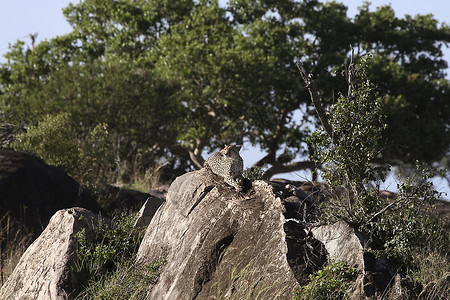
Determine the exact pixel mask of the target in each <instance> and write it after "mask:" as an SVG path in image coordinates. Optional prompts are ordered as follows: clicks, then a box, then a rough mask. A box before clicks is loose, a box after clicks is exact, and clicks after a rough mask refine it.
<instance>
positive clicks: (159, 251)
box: [137, 169, 325, 300]
mask: <svg viewBox="0 0 450 300" xmlns="http://www.w3.org/2000/svg"><path fill="white" fill-rule="evenodd" d="M285 192H287V191H285ZM285 213H286V207H285V205H284V201H283V200H282V199H281V198H280V197H278V196H277V195H276V194H275V193H274V188H273V187H272V186H271V185H270V184H269V183H267V182H264V181H255V182H253V184H252V187H251V188H249V189H247V192H246V193H238V192H236V191H235V190H233V189H232V188H230V187H229V186H228V185H226V184H225V183H224V182H223V180H221V179H220V178H219V177H217V176H215V175H213V174H212V173H211V172H209V171H208V170H205V169H202V170H199V171H194V172H191V173H188V174H185V175H183V176H180V177H178V178H177V179H176V180H175V181H174V182H173V183H172V185H171V186H170V189H169V191H168V194H167V200H166V202H165V203H164V204H163V205H162V206H161V207H160V208H159V210H158V211H157V212H156V214H155V216H154V217H153V219H152V220H151V222H150V225H149V226H148V228H147V231H146V234H145V237H144V239H143V241H142V243H141V246H140V248H139V251H138V258H137V261H138V263H141V264H147V263H154V262H157V261H165V264H164V266H163V270H162V273H161V276H160V278H159V282H158V283H157V284H156V285H155V286H154V287H153V289H152V290H151V293H150V295H149V297H148V299H152V300H159V299H177V300H183V299H194V298H195V299H196V300H201V299H270V300H273V299H291V298H292V290H293V289H294V288H296V287H299V281H302V280H305V277H307V275H308V273H311V272H312V271H314V269H317V268H319V267H320V266H321V265H322V264H323V263H324V261H325V255H324V252H321V251H320V249H321V247H320V245H319V247H317V248H316V247H312V248H313V249H312V250H311V249H310V247H309V246H308V245H307V243H308V241H309V242H312V243H314V241H313V240H312V239H311V238H310V237H308V235H307V234H306V232H305V230H304V227H303V226H302V225H301V224H300V223H298V222H297V221H296V220H295V219H287V218H286V217H285ZM316 242H317V241H316ZM319 244H320V243H319ZM314 248H315V249H314ZM317 249H319V250H317ZM313 252H314V253H313ZM307 257H309V258H310V259H307ZM305 274H306V275H305Z"/></svg>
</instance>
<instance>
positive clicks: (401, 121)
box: [0, 0, 450, 182]
mask: <svg viewBox="0 0 450 300" xmlns="http://www.w3.org/2000/svg"><path fill="white" fill-rule="evenodd" d="M64 14H65V16H66V18H67V21H68V22H69V23H70V25H71V26H72V28H73V31H72V32H70V33H69V34H66V35H63V36H58V37H55V38H53V39H51V40H48V41H44V42H41V43H39V44H38V45H36V46H35V47H34V48H33V49H29V48H27V47H26V45H25V43H24V42H22V41H19V42H17V43H16V44H15V45H13V46H12V47H11V49H10V51H9V52H8V53H7V54H6V55H5V56H6V58H7V62H6V63H4V64H2V65H1V66H0V115H1V118H2V122H8V123H12V124H14V125H16V126H18V127H23V128H33V126H36V125H37V124H38V122H40V121H45V120H43V118H46V117H45V116H48V115H50V116H56V115H59V114H61V113H66V114H67V115H69V116H70V119H69V124H68V126H70V128H71V129H70V130H71V131H73V132H74V133H75V135H76V138H77V139H78V140H80V141H84V140H86V139H89V136H90V133H91V132H92V131H93V130H94V128H95V127H96V126H97V125H98V124H104V125H105V126H107V128H108V132H109V139H110V140H109V145H110V148H109V156H110V157H113V158H114V160H115V164H114V165H113V168H112V170H111V171H110V174H109V180H110V181H111V182H112V181H117V180H119V181H121V180H123V178H125V177H127V176H128V177H130V174H131V173H132V172H133V167H134V166H136V165H137V164H139V165H140V166H143V167H144V168H148V167H151V166H153V165H159V164H163V163H169V164H171V165H172V166H173V167H174V168H181V169H184V170H185V169H187V168H192V167H199V166H200V165H201V164H202V162H203V155H204V154H205V153H206V152H211V151H212V150H214V149H216V148H218V147H221V146H222V145H223V144H224V143H231V142H237V143H242V142H243V141H244V142H247V141H248V142H250V143H252V144H253V145H254V146H257V147H259V148H261V149H262V150H263V151H265V152H266V153H267V155H266V156H265V157H264V158H263V159H261V161H259V162H257V163H256V165H258V166H260V167H262V166H265V167H266V168H267V169H268V170H267V173H266V174H267V176H271V175H273V174H276V173H280V172H286V171H292V170H296V169H302V168H312V167H313V166H314V165H313V164H311V163H310V162H309V161H308V155H309V150H310V149H308V147H307V144H306V138H307V137H308V136H309V134H310V131H311V128H313V127H314V126H315V125H316V122H315V121H314V118H315V117H314V114H313V113H312V110H311V106H310V102H309V97H308V94H307V92H306V90H305V89H304V87H303V85H302V84H301V82H300V81H299V78H298V74H297V73H296V68H295V59H294V58H295V57H296V56H299V57H300V59H301V60H302V62H303V63H304V64H305V66H306V67H307V68H308V69H309V70H310V72H311V73H312V74H315V76H316V82H317V86H318V87H320V93H321V95H322V96H323V99H324V102H325V104H326V105H329V104H331V103H332V102H333V101H334V93H337V92H339V91H345V90H346V88H347V86H346V80H345V76H341V74H342V72H343V71H344V70H345V68H344V62H345V59H346V57H347V56H348V53H349V52H348V45H349V44H352V45H354V47H355V49H356V56H357V57H359V56H364V55H365V54H366V53H368V52H370V53H372V55H373V59H372V60H371V61H370V63H369V65H368V74H370V79H371V80H372V81H373V82H374V83H375V84H376V85H377V86H378V87H379V94H380V96H384V95H388V96H387V97H384V98H383V99H384V100H383V102H382V103H381V102H380V103H379V105H380V109H382V110H383V111H384V112H385V113H386V115H387V118H386V120H385V122H386V123H387V124H388V125H389V126H388V127H387V130H386V131H385V132H384V137H383V138H384V140H385V141H387V142H388V143H387V146H386V147H385V148H383V149H382V150H383V151H382V153H381V155H380V157H379V158H382V159H385V160H389V161H391V162H395V163H398V162H399V161H403V162H407V163H410V162H413V161H415V160H416V159H420V160H424V161H426V162H428V163H432V162H440V161H441V160H442V159H443V158H445V157H448V149H449V144H450V133H449V128H448V119H449V117H450V115H449V104H448V101H447V96H446V94H448V92H449V89H450V85H449V82H448V80H446V79H444V70H445V69H446V67H447V63H446V62H445V61H444V60H443V55H442V51H441V50H442V47H443V45H444V44H445V43H447V42H449V41H450V37H449V35H448V30H449V28H448V26H447V25H446V24H439V23H438V21H437V20H435V19H434V18H433V17H432V16H431V15H418V16H415V17H411V16H406V17H405V18H397V17H396V16H395V14H394V11H393V10H392V9H391V8H390V7H389V6H383V7H379V8H377V9H376V10H375V11H370V9H369V4H367V3H366V4H364V5H363V6H362V7H361V8H360V10H359V13H358V14H357V15H356V17H355V18H353V19H352V18H349V17H348V16H347V8H346V7H345V6H344V5H342V4H339V3H337V2H327V3H321V2H319V1H315V0H307V1H306V0H305V1H293V0H283V1H267V0H252V1H248V0H231V1H229V2H228V3H227V5H226V6H225V7H222V6H219V4H218V1H217V0H201V1H193V0H176V1H169V0H164V1H160V0H159V1H154V0H151V1H147V0H145V1H144V0H136V1H126V0H107V1H97V0H84V1H81V2H80V3H78V4H70V5H69V6H68V7H67V8H66V9H65V10H64ZM76 143H78V142H76ZM83 143H84V142H81V144H83ZM29 150H31V149H30V148H29ZM123 175H126V176H123Z"/></svg>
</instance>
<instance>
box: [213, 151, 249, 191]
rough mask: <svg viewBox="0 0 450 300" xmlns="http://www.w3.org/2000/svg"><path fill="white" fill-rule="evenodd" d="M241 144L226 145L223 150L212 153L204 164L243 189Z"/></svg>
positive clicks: (234, 185) (236, 187)
mask: <svg viewBox="0 0 450 300" xmlns="http://www.w3.org/2000/svg"><path fill="white" fill-rule="evenodd" d="M240 149H241V146H240V145H226V146H225V147H224V148H223V149H222V150H220V151H218V152H216V153H214V154H213V155H211V156H210V157H209V158H208V159H207V160H206V161H205V164H204V167H205V168H207V169H209V170H211V172H213V173H214V174H216V175H219V176H220V177H223V179H224V181H225V182H226V183H227V184H229V185H231V186H232V187H234V188H235V189H236V190H237V191H241V190H242V187H241V185H240V183H241V182H242V169H243V167H244V162H243V160H242V157H241V156H240V155H239V150H240Z"/></svg>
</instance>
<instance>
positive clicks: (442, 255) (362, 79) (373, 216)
mask: <svg viewBox="0 0 450 300" xmlns="http://www.w3.org/2000/svg"><path fill="white" fill-rule="evenodd" d="M352 59H353V58H352ZM365 63H366V62H365V61H364V59H363V60H362V64H361V65H354V64H353V61H351V62H350V65H349V68H348V70H347V74H349V75H348V77H347V81H348V82H349V92H348V95H342V94H341V95H340V96H339V99H338V101H337V102H336V103H335V104H333V105H332V106H331V107H330V113H323V108H322V109H321V107H320V105H319V108H317V107H318V105H317V99H318V98H319V97H318V95H317V94H315V93H314V90H315V87H314V86H311V85H313V84H314V82H310V81H308V80H309V79H308V78H307V77H306V76H305V74H306V73H305V72H304V70H302V67H301V65H300V67H299V69H301V72H303V73H301V74H302V77H303V78H304V80H305V82H306V83H307V85H308V88H309V90H310V93H311V95H312V99H313V102H314V101H316V103H315V105H316V110H317V113H318V114H319V117H320V119H321V121H322V125H323V129H321V130H318V131H317V132H316V133H314V134H313V136H312V137H311V139H310V141H309V142H310V144H311V147H313V148H314V149H315V151H314V153H315V157H314V159H315V160H316V164H317V165H319V166H322V173H321V175H322V177H323V178H324V179H325V180H326V181H327V183H328V185H329V187H330V191H331V193H329V194H330V195H331V197H330V198H329V199H327V200H326V201H324V202H323V203H322V204H321V206H320V215H319V219H320V220H321V222H324V223H332V222H335V221H337V220H344V221H346V222H347V223H349V224H350V225H352V226H353V227H355V228H357V229H358V230H360V231H363V232H365V233H366V234H368V235H369V236H370V238H371V241H372V242H373V243H372V246H374V249H377V250H371V251H373V252H374V253H375V254H377V255H380V256H386V257H388V258H390V259H391V261H393V262H396V263H397V267H398V270H399V271H400V272H402V273H403V275H406V274H410V275H411V276H412V277H413V278H414V277H415V278H419V277H420V276H418V274H424V273H429V272H428V271H432V270H428V271H425V270H426V269H427V266H425V265H422V264H420V257H423V256H424V254H423V249H427V251H428V253H433V255H437V256H438V257H439V259H435V260H434V261H439V262H445V263H447V265H449V263H450V262H449V259H448V253H449V252H450V246H449V245H450V236H449V224H448V223H446V222H445V221H441V220H438V219H436V218H435V217H434V216H433V215H432V209H433V205H434V203H435V201H436V200H437V199H438V198H439V197H440V193H438V192H436V191H435V190H434V189H433V185H432V183H431V182H430V181H429V180H428V178H429V177H430V174H431V173H429V172H428V171H427V168H424V167H423V165H421V164H420V163H418V164H417V166H418V167H417V169H416V171H415V172H413V173H412V176H410V177H409V178H407V179H406V180H404V181H402V182H400V183H399V184H398V190H399V192H398V194H397V195H396V196H395V197H383V196H382V193H381V192H380V190H379V187H380V185H381V183H382V182H383V181H384V180H385V178H386V174H387V171H388V170H389V169H390V166H389V165H388V164H387V163H384V162H383V160H382V153H383V150H384V147H385V143H384V140H383V131H384V129H385V127H386V126H385V125H384V118H385V117H384V115H383V110H382V103H383V102H382V101H381V99H380V98H379V97H378V95H377V93H376V87H375V86H373V85H372V84H371V83H370V81H369V80H368V79H367V78H368V77H367V74H366V70H365V69H366V68H365ZM319 104H320V103H319ZM417 178H418V179H419V180H417ZM424 268H425V269H424ZM433 274H436V272H434V273H433ZM447 274H448V273H447ZM432 277H433V276H421V278H422V279H421V283H422V285H423V286H424V291H425V292H427V293H428V291H429V290H436V289H437V290H443V288H445V287H446V286H443V285H442V281H439V280H434V279H433V280H432V281H428V282H427V280H430V278H432ZM435 277H437V276H435ZM426 278H428V279H426ZM447 278H448V276H447ZM444 282H445V281H444ZM430 286H432V288H430ZM447 286H448V285H447ZM444 298H445V297H444Z"/></svg>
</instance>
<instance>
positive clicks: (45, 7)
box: [0, 0, 450, 195]
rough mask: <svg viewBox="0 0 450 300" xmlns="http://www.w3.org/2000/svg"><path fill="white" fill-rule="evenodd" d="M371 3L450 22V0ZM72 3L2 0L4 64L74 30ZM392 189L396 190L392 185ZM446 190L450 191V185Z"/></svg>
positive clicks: (250, 154) (357, 1)
mask: <svg viewBox="0 0 450 300" xmlns="http://www.w3.org/2000/svg"><path fill="white" fill-rule="evenodd" d="M224 2H225V0H220V3H224ZM337 2H342V3H344V4H345V5H346V6H347V7H348V15H349V16H350V17H354V15H355V14H356V13H357V8H358V7H359V6H361V5H362V3H363V1H362V0H340V1H339V0H338V1H337ZM370 2H371V3H372V4H371V6H370V7H371V10H372V11H373V10H375V8H376V7H378V6H381V5H386V4H391V6H392V8H393V9H394V12H395V14H396V16H397V17H403V16H404V15H406V14H408V15H411V16H415V15H417V14H429V13H431V14H433V15H434V17H435V18H436V19H437V20H438V21H440V22H445V23H447V24H450V13H449V12H450V1H448V0H426V1H424V0H391V1H389V0H372V1H370ZM69 3H74V4H76V3H79V0H0V63H4V62H6V59H5V58H4V57H3V55H4V54H5V53H6V52H7V51H8V47H9V44H14V43H15V42H16V41H17V40H23V41H25V42H26V43H27V44H28V45H31V39H30V37H29V36H30V34H35V33H37V34H38V35H37V38H36V44H37V43H39V42H40V41H42V40H45V39H51V38H53V37H56V36H58V35H63V34H66V33H68V32H70V31H71V27H70V25H69V24H68V23H67V21H66V20H65V17H64V15H63V13H62V9H63V8H65V7H67V5H68V4H69ZM449 46H450V45H449ZM444 50H445V51H444V53H445V58H446V60H447V61H448V62H450V49H449V48H445V49H444ZM447 78H450V70H448V71H447ZM241 155H242V157H243V159H244V162H245V167H249V166H251V165H252V164H253V163H254V162H256V161H258V160H259V159H260V158H262V157H263V156H264V153H261V152H260V151H257V149H254V148H251V147H249V146H248V145H244V149H243V150H241ZM309 176H310V175H309V174H308V173H305V172H296V173H291V174H289V175H288V176H284V177H289V178H290V179H295V180H306V179H310V177H309ZM442 184H443V183H441V184H438V186H442ZM444 185H445V184H444ZM388 188H389V189H391V190H392V184H391V185H390V186H389V187H388ZM439 189H442V187H439ZM444 189H445V191H447V190H449V189H448V185H447V187H446V188H444ZM449 195H450V193H449Z"/></svg>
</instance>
